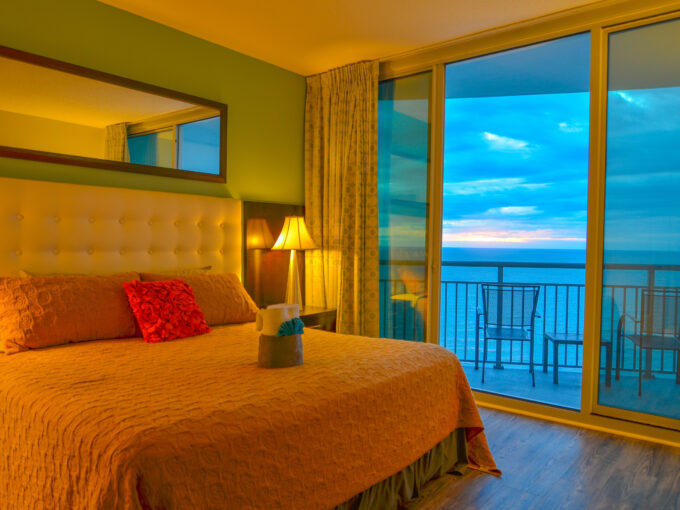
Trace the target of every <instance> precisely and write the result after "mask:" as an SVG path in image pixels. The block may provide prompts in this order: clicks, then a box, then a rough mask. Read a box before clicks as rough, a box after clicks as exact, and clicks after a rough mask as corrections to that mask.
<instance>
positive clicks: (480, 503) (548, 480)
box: [406, 409, 680, 510]
mask: <svg viewBox="0 0 680 510" xmlns="http://www.w3.org/2000/svg"><path fill="white" fill-rule="evenodd" d="M480 412H481V414H482V418H483V420H484V424H485V426H486V434H487V438H488V441H489V446H490V447H491V452H492V453H493V454H494V457H495V459H496V463H497V464H498V467H499V468H500V469H501V470H502V471H503V476H502V477H501V478H496V477H493V476H490V475H486V474H482V473H479V472H475V471H472V472H469V473H468V474H467V475H465V476H464V477H462V478H461V477H459V476H455V475H446V476H445V477H443V478H440V479H438V480H434V481H432V482H430V483H429V484H428V485H427V486H426V487H425V489H424V491H423V493H422V494H421V496H420V497H419V498H418V499H417V500H415V501H412V502H411V503H409V505H408V506H407V507H406V508H407V509H408V510H443V509H453V508H461V509H469V510H473V509H485V510H486V509H501V510H511V509H517V510H525V509H527V510H528V509H549V510H553V509H578V510H581V509H603V510H605V509H606V510H612V509H613V510H624V509H631V510H632V509H636V510H638V509H644V510H647V509H650V510H662V509H670V510H677V509H680V449H676V448H670V447H666V446H659V445H654V444H650V443H644V442H642V441H634V440H629V439H624V438H621V437H618V436H612V435H609V434H604V433H599V432H594V431H590V430H585V429H579V428H574V427H568V426H565V425H559V424H555V423H549V422H544V421H540V420H534V419H531V418H526V417H523V416H518V415H514V414H507V413H502V412H500V411H492V410H489V409H480Z"/></svg>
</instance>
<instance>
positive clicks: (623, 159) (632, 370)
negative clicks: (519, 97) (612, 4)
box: [599, 21, 680, 418]
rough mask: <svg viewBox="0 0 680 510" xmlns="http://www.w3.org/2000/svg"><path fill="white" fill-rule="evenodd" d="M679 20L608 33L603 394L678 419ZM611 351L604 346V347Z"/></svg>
mask: <svg viewBox="0 0 680 510" xmlns="http://www.w3.org/2000/svg"><path fill="white" fill-rule="evenodd" d="M679 39H680V21H669V22H665V23H657V24H654V25H649V26H645V27H641V28H635V29H630V30H626V31H622V32H617V33H614V34H612V35H611V36H610V38H609V51H610V56H609V88H608V93H607V102H608V111H607V169H606V171H607V176H606V200H605V237H604V273H603V296H602V298H603V299H602V344H603V345H604V346H607V345H609V346H611V348H612V350H613V364H614V372H615V377H614V378H613V379H614V380H613V381H612V382H611V384H610V385H609V386H607V384H606V381H605V377H606V373H604V372H603V373H602V374H601V381H600V385H599V403H600V404H604V405H607V406H611V407H618V408H621V409H627V410H632V411H639V412H642V413H648V414H652V415H661V416H666V417H671V418H680V385H679V384H678V382H680V379H679V378H678V377H679V376H678V353H679V351H680V319H679V316H680V307H679V304H680V298H679V294H680V200H679V198H678V197H679V196H680V116H679V115H677V112H680V54H679V53H678V51H677V41H678V40H679ZM603 354H604V351H603Z"/></svg>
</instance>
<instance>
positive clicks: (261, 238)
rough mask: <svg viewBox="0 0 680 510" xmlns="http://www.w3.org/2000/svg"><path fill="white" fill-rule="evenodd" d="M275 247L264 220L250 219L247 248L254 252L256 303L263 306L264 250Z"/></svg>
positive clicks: (247, 231) (247, 226)
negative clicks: (261, 281) (261, 277)
mask: <svg viewBox="0 0 680 510" xmlns="http://www.w3.org/2000/svg"><path fill="white" fill-rule="evenodd" d="M273 245H274V238H273V237H272V233H271V231H270V230H269V225H267V220H266V219H264V218H250V219H249V220H248V221H247V222H246V248H247V249H248V250H253V255H254V261H253V266H254V267H253V269H254V271H253V275H254V277H255V278H254V279H255V282H254V286H255V296H254V297H255V303H257V305H258V306H260V305H261V304H262V289H261V283H260V273H261V265H262V260H261V257H262V250H268V249H269V248H271V247H272V246H273Z"/></svg>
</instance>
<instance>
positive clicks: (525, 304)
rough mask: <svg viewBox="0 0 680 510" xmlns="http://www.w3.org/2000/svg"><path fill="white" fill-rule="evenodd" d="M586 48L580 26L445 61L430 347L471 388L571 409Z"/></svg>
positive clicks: (576, 374) (579, 286) (577, 386)
mask: <svg viewBox="0 0 680 510" xmlns="http://www.w3.org/2000/svg"><path fill="white" fill-rule="evenodd" d="M589 47H590V37H589V35H588V34H579V35H575V36H571V37H565V38H562V39H557V40H554V41H549V42H545V43H540V44H534V45H531V46H526V47H523V48H518V49H514V50H509V51H505V52H501V53H496V54H493V55H488V56H484V57H479V58H474V59H470V60H465V61H462V62H456V63H452V64H449V65H447V66H446V99H445V106H444V108H445V112H444V113H445V126H444V130H445V131H444V189H443V195H444V196H443V225H442V273H441V274H442V276H441V278H442V289H441V303H442V308H441V318H440V321H439V322H440V325H441V333H440V344H441V345H443V346H445V347H446V348H448V349H450V350H452V351H454V352H455V353H456V354H457V355H458V357H459V358H460V360H461V362H462V364H463V368H464V370H465V372H466V374H467V377H468V380H469V381H470V385H471V386H472V387H473V388H475V389H478V390H483V391H487V392H491V393H498V394H503V395H508V396H513V397H519V398H524V399H530V400H535V401H540V402H547V403H550V404H555V405H559V406H564V407H570V408H578V407H580V402H581V370H582V362H583V359H582V358H583V356H582V353H583V346H582V343H583V334H582V333H583V315H584V308H583V304H584V295H585V293H584V285H585V237H586V211H587V201H586V197H587V186H588V124H589V96H590V94H589V91H588V90H589V74H590V73H589V65H590V63H589ZM499 283H502V284H507V285H515V286H516V287H514V288H510V287H498V284H499ZM483 284H487V285H488V284H494V285H495V287H494V286H486V285H483ZM520 284H532V285H533V286H534V287H531V288H529V287H526V288H524V289H522V288H520V287H519V285H520ZM535 289H537V292H538V294H536V290H535ZM485 298H486V299H485ZM533 306H535V307H536V309H535V312H536V313H530V312H532V308H533ZM478 312H479V313H478ZM525 312H526V313H528V315H526V313H525ZM555 347H557V349H556V350H555ZM485 352H486V357H487V360H488V362H487V363H486V364H484V363H483V359H484V353H485ZM483 368H484V370H483ZM531 368H533V370H534V374H533V375H534V376H535V386H534V385H533V377H532V374H531V372H530V369H531ZM483 371H484V381H482V372H483Z"/></svg>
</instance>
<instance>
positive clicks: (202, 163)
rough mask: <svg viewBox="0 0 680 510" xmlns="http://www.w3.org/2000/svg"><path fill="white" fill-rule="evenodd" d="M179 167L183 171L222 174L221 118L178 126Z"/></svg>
mask: <svg viewBox="0 0 680 510" xmlns="http://www.w3.org/2000/svg"><path fill="white" fill-rule="evenodd" d="M177 130H178V134H179V147H178V151H177V152H178V162H179V163H178V167H179V168H180V169H182V170H190V171H192V172H202V173H207V174H213V175H218V174H219V173H220V118H219V117H212V118H210V119H204V120H199V121H196V122H189V123H187V124H181V125H179V126H177Z"/></svg>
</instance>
